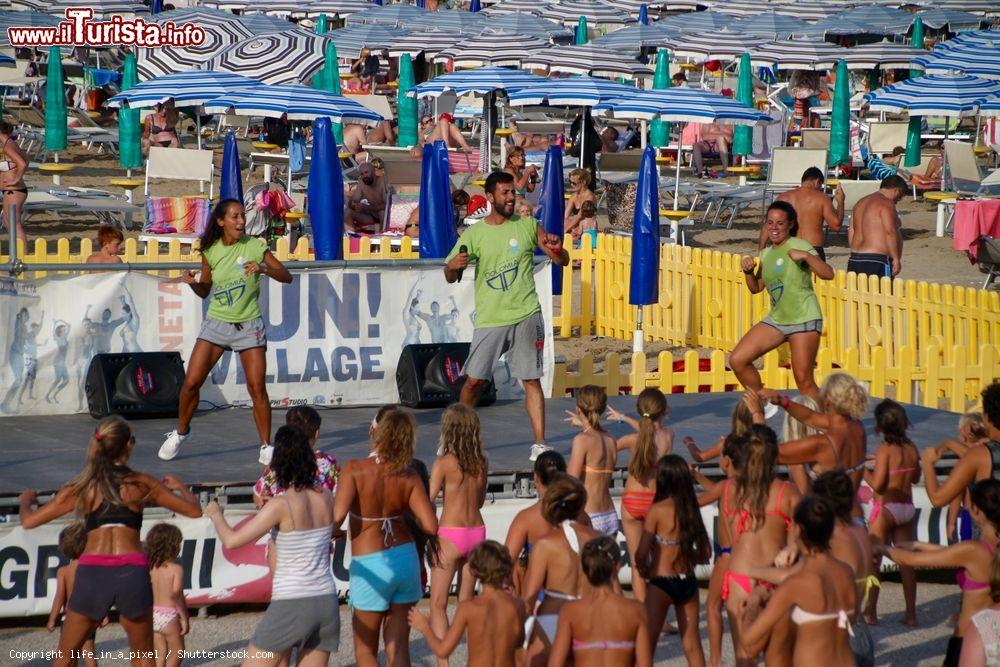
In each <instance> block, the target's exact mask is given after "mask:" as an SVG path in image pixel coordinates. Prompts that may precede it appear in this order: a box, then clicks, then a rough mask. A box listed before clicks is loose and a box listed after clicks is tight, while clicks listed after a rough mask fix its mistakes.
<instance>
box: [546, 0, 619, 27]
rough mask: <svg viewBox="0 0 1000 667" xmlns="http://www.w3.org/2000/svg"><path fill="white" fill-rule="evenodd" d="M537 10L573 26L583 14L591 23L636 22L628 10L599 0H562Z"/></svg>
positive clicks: (615, 23) (549, 17)
mask: <svg viewBox="0 0 1000 667" xmlns="http://www.w3.org/2000/svg"><path fill="white" fill-rule="evenodd" d="M538 12H539V13H540V14H541V15H542V16H544V17H545V18H547V19H551V20H553V21H558V22H560V23H562V24H563V25H567V26H575V25H576V24H577V22H578V21H579V20H580V17H581V16H585V17H586V18H587V23H589V24H591V25H628V24H629V23H635V22H636V20H635V19H634V18H633V17H632V16H631V15H630V14H629V13H628V12H626V11H622V10H621V9H616V8H615V7H612V6H611V5H609V4H607V3H604V2H601V1H600V0H563V1H562V2H553V3H551V4H548V5H543V6H541V7H539V8H538Z"/></svg>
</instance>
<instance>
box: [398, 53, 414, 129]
mask: <svg viewBox="0 0 1000 667" xmlns="http://www.w3.org/2000/svg"><path fill="white" fill-rule="evenodd" d="M415 85H416V77H415V76H414V74H413V61H412V60H411V59H410V54H409V53H404V54H403V55H402V56H401V57H400V58H399V87H398V88H397V89H396V115H397V118H396V119H397V122H398V125H399V127H398V128H397V129H398V132H397V133H396V145H397V146H416V145H417V142H418V134H417V133H418V131H419V130H418V127H417V124H418V118H417V98H415V97H410V96H409V95H407V93H408V92H410V89H411V88H413V87H414V86H415Z"/></svg>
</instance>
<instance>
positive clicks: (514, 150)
mask: <svg viewBox="0 0 1000 667" xmlns="http://www.w3.org/2000/svg"><path fill="white" fill-rule="evenodd" d="M515 155H520V156H521V157H525V153H524V149H523V148H521V147H520V146H514V147H512V148H511V149H510V150H508V151H507V162H506V163H505V164H504V167H505V168H513V166H514V165H512V164H511V160H512V159H513V157H514V156H515Z"/></svg>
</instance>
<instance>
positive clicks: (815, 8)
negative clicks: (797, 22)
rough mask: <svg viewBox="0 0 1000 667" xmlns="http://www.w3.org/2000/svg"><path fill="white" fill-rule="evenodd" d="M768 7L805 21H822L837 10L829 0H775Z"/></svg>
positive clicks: (778, 12)
mask: <svg viewBox="0 0 1000 667" xmlns="http://www.w3.org/2000/svg"><path fill="white" fill-rule="evenodd" d="M768 7H769V8H771V9H773V10H774V12H775V13H777V14H784V15H785V16H794V17H795V18H798V19H802V20H803V21H805V22H807V23H815V22H817V21H822V20H823V19H826V18H829V17H830V16H831V15H833V14H836V13H837V11H838V10H837V9H836V8H835V7H834V6H831V4H830V3H829V2H787V3H784V2H783V3H777V2H775V3H771V4H770V5H768Z"/></svg>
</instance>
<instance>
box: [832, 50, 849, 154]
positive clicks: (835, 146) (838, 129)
mask: <svg viewBox="0 0 1000 667" xmlns="http://www.w3.org/2000/svg"><path fill="white" fill-rule="evenodd" d="M847 77H848V75H847V63H845V62H844V61H843V60H841V61H840V62H838V63H837V84H836V86H835V87H834V89H833V112H832V113H831V114H830V166H831V167H836V166H840V165H842V164H850V163H851V86H850V81H849V80H848V78H847Z"/></svg>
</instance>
